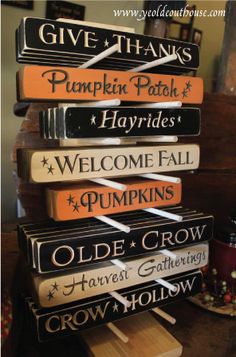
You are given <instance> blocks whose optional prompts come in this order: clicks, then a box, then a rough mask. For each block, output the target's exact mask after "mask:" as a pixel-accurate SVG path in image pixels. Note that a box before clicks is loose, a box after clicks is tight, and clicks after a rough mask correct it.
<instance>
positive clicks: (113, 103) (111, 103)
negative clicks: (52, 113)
mask: <svg viewBox="0 0 236 357" xmlns="http://www.w3.org/2000/svg"><path fill="white" fill-rule="evenodd" d="M120 103H121V101H120V99H107V100H97V101H94V102H80V103H58V108H67V107H79V108H86V107H91V108H93V107H96V108H106V107H117V106H119V105H120Z"/></svg>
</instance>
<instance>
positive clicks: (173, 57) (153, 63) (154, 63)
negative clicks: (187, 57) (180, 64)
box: [127, 53, 177, 72]
mask: <svg viewBox="0 0 236 357" xmlns="http://www.w3.org/2000/svg"><path fill="white" fill-rule="evenodd" d="M176 58H177V55H176V54H175V53H173V54H172V55H167V56H165V57H163V58H158V59H157V60H155V61H151V62H149V63H145V64H142V65H141V66H138V67H135V68H132V69H129V70H128V71H127V72H141V71H144V70H145V69H149V68H153V67H156V66H160V65H161V64H164V63H168V62H171V61H174V60H176Z"/></svg>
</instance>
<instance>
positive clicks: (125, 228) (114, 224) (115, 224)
mask: <svg viewBox="0 0 236 357" xmlns="http://www.w3.org/2000/svg"><path fill="white" fill-rule="evenodd" d="M94 218H97V219H98V220H99V221H102V222H104V223H107V224H109V225H110V226H112V227H114V228H117V229H119V230H120V231H122V232H125V233H129V232H130V227H128V226H126V225H124V224H122V223H119V222H117V221H115V220H114V219H111V218H109V217H107V216H95V217H94Z"/></svg>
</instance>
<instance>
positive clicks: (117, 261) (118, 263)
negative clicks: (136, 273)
mask: <svg viewBox="0 0 236 357" xmlns="http://www.w3.org/2000/svg"><path fill="white" fill-rule="evenodd" d="M110 262H111V263H112V264H114V265H116V266H117V267H119V268H120V269H122V270H126V271H127V270H130V267H129V266H128V265H127V264H125V263H123V262H122V261H121V260H120V259H111V260H110Z"/></svg>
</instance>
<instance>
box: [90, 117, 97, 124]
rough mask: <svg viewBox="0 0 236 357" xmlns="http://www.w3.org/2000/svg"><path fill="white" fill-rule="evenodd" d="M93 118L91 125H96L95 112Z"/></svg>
mask: <svg viewBox="0 0 236 357" xmlns="http://www.w3.org/2000/svg"><path fill="white" fill-rule="evenodd" d="M90 120H91V125H96V116H95V115H94V114H93V115H92V116H91V118H90Z"/></svg>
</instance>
